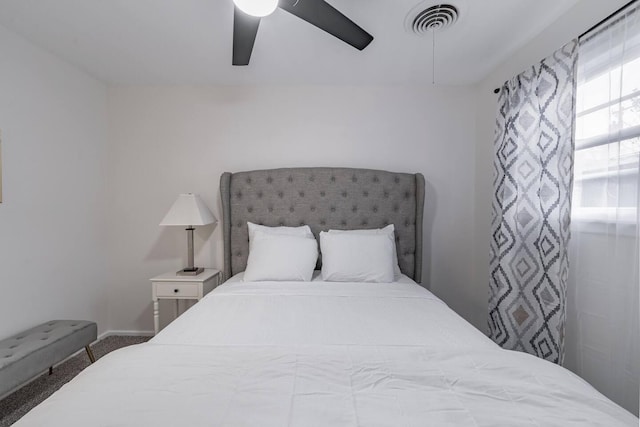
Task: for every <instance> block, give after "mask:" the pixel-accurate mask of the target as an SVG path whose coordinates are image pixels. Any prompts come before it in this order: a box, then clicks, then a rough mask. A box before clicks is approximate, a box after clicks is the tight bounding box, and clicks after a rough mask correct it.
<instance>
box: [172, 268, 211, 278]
mask: <svg viewBox="0 0 640 427" xmlns="http://www.w3.org/2000/svg"><path fill="white" fill-rule="evenodd" d="M203 271H204V268H203V267H193V268H185V269H183V270H180V271H176V275H177V276H197V275H198V274H200V273H202V272H203Z"/></svg>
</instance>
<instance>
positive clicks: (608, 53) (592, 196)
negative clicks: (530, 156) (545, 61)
mask: <svg viewBox="0 0 640 427" xmlns="http://www.w3.org/2000/svg"><path fill="white" fill-rule="evenodd" d="M638 14H639V13H638V12H637V8H631V10H630V11H629V12H628V13H626V14H625V15H623V16H622V17H620V18H618V19H617V20H614V21H613V22H611V23H609V24H608V25H606V26H604V27H603V28H601V29H599V30H597V31H595V32H594V33H593V34H590V35H589V36H587V37H586V38H585V39H584V40H581V44H580V54H579V57H578V85H577V94H576V129H575V132H576V134H575V136H576V151H575V159H574V161H575V163H574V192H573V201H572V204H573V212H572V219H573V220H574V221H578V222H586V223H600V224H606V223H612V222H616V223H618V224H620V223H627V224H631V225H633V224H635V223H636V221H637V210H638V163H639V158H640V34H637V24H636V22H637V19H638V16H637V15H638ZM630 15H634V16H633V17H632V19H629V16H630ZM634 31H635V34H631V33H632V32H634Z"/></svg>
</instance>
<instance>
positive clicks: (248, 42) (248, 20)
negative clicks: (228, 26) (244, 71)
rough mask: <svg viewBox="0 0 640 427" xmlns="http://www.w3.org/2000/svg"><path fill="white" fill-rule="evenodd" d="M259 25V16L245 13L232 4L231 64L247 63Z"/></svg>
mask: <svg viewBox="0 0 640 427" xmlns="http://www.w3.org/2000/svg"><path fill="white" fill-rule="evenodd" d="M259 25H260V18H258V17H255V16H251V15H247V14H246V13H244V12H242V11H241V10H240V9H238V8H237V7H235V6H234V10H233V65H249V60H250V59H251V51H252V50H253V43H254V42H255V41H256V34H257V33H258V26H259Z"/></svg>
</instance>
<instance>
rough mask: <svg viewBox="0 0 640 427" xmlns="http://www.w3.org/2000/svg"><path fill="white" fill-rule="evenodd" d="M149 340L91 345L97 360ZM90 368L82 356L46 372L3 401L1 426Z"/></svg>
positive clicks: (105, 341) (113, 338) (107, 340)
mask: <svg viewBox="0 0 640 427" xmlns="http://www.w3.org/2000/svg"><path fill="white" fill-rule="evenodd" d="M149 339H150V337H132V336H117V335H114V336H110V337H106V338H104V339H102V340H100V341H98V342H97V343H95V344H94V345H92V346H91V348H92V349H93V354H94V355H95V357H96V359H99V358H100V357H102V356H104V355H105V354H107V353H109V352H111V351H113V350H117V349H119V348H122V347H126V346H128V345H133V344H140V343H143V342H146V341H148V340H149ZM87 366H89V358H88V357H87V353H86V352H85V351H84V350H83V351H82V353H80V354H78V355H76V356H74V357H72V358H71V359H69V360H67V361H66V362H64V363H62V364H61V365H59V366H57V367H55V368H54V369H53V374H52V375H49V373H44V374H42V375H40V376H39V377H38V378H36V379H35V380H33V381H32V382H30V383H29V384H27V385H26V386H24V387H22V388H21V389H19V390H17V391H15V392H13V393H12V394H10V395H8V396H7V397H5V398H4V399H2V400H0V427H6V426H10V425H11V424H13V423H15V422H16V421H18V420H19V419H20V418H21V417H22V416H23V415H24V414H26V413H27V412H29V411H30V410H31V409H32V408H33V407H34V406H36V405H37V404H39V403H40V402H42V401H43V400H45V399H46V398H47V397H49V396H51V395H52V394H53V392H55V391H56V390H58V389H59V388H60V387H62V386H63V385H64V384H66V383H67V382H69V381H70V380H72V379H73V377H75V376H76V375H78V374H79V373H80V371H82V370H83V369H84V368H86V367H87Z"/></svg>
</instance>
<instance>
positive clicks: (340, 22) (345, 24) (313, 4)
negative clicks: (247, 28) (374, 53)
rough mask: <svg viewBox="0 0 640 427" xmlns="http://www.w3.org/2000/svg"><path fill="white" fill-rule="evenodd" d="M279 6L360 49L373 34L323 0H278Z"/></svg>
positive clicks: (369, 41) (367, 43)
mask: <svg viewBox="0 0 640 427" xmlns="http://www.w3.org/2000/svg"><path fill="white" fill-rule="evenodd" d="M279 6H280V8H282V9H284V10H286V11H287V12H289V13H291V14H293V15H295V16H297V17H298V18H300V19H303V20H305V21H307V22H308V23H310V24H313V25H315V26H316V27H318V28H320V29H321V30H324V31H326V32H327V33H329V34H331V35H333V36H335V37H337V38H339V39H340V40H342V41H343V42H345V43H348V44H350V45H351V46H353V47H355V48H356V49H359V50H362V49H364V48H365V47H367V46H368V45H369V43H371V41H372V40H373V36H372V35H371V34H369V33H367V32H366V31H365V30H363V29H362V28H360V27H359V26H358V25H357V24H356V23H355V22H353V21H352V20H350V19H349V18H347V17H346V16H344V15H343V14H342V13H340V12H339V11H338V10H337V9H335V8H334V7H333V6H331V5H330V4H329V3H327V2H326V1H324V0H280V3H279Z"/></svg>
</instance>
